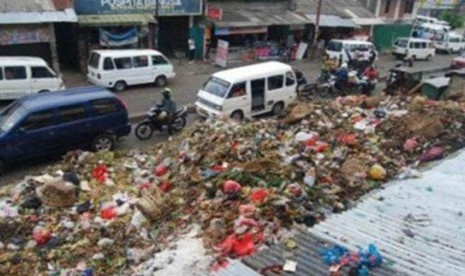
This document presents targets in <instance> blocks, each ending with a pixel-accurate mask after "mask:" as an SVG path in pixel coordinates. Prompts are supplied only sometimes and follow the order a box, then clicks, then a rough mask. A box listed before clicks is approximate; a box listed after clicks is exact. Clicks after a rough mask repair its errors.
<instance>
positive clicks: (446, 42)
mask: <svg viewBox="0 0 465 276" xmlns="http://www.w3.org/2000/svg"><path fill="white" fill-rule="evenodd" d="M433 45H434V47H435V48H436V50H439V51H443V52H448V53H457V52H460V51H461V50H464V49H465V38H464V37H463V35H460V34H458V33H454V32H449V33H447V34H445V35H444V38H443V39H442V40H438V41H433Z"/></svg>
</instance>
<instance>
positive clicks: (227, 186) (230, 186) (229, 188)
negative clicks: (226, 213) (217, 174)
mask: <svg viewBox="0 0 465 276" xmlns="http://www.w3.org/2000/svg"><path fill="white" fill-rule="evenodd" d="M241 190H242V186H241V184H239V183H238V182H236V181H234V180H226V181H225V182H224V183H223V193H226V194H232V193H235V192H240V191H241Z"/></svg>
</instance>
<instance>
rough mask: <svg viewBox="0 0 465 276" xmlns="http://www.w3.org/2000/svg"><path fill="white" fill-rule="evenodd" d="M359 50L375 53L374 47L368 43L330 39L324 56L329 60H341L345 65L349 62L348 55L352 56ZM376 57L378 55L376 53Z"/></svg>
mask: <svg viewBox="0 0 465 276" xmlns="http://www.w3.org/2000/svg"><path fill="white" fill-rule="evenodd" d="M360 49H366V50H374V51H375V52H376V49H375V46H374V45H373V43H371V42H369V41H363V40H341V39H331V40H330V41H329V43H328V46H327V47H326V54H327V55H328V56H329V57H330V58H337V59H341V58H342V62H343V63H347V62H349V60H350V57H349V54H350V55H351V56H354V54H355V52H356V51H357V50H360ZM377 56H378V53H377V52H376V57H377Z"/></svg>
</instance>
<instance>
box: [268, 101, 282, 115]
mask: <svg viewBox="0 0 465 276" xmlns="http://www.w3.org/2000/svg"><path fill="white" fill-rule="evenodd" d="M283 110H284V103H283V102H278V103H275V104H274V105H273V109H271V113H273V115H280V114H281V113H282V112H283Z"/></svg>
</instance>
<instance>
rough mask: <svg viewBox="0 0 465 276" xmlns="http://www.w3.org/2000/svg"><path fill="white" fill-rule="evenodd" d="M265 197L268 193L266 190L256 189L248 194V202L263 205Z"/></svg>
mask: <svg viewBox="0 0 465 276" xmlns="http://www.w3.org/2000/svg"><path fill="white" fill-rule="evenodd" d="M267 196H268V191H267V190H266V189H258V190H255V191H253V192H252V193H251V194H250V200H251V201H253V202H254V203H263V202H264V201H265V199H266V197H267Z"/></svg>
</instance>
